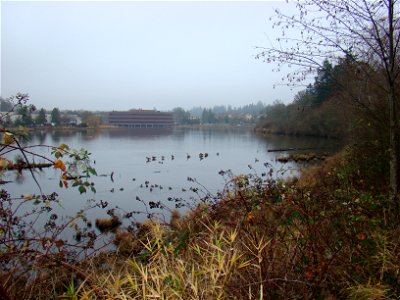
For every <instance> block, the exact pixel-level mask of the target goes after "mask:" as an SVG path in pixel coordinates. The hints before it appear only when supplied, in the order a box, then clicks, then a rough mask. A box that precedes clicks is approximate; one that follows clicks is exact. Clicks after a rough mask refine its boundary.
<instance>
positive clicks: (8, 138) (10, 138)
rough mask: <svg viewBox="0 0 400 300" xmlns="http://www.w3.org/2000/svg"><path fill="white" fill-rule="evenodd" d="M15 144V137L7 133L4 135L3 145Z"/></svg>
mask: <svg viewBox="0 0 400 300" xmlns="http://www.w3.org/2000/svg"><path fill="white" fill-rule="evenodd" d="M14 142H15V141H14V136H13V134H12V133H11V132H5V133H4V134H3V144H6V145H12V144H14Z"/></svg>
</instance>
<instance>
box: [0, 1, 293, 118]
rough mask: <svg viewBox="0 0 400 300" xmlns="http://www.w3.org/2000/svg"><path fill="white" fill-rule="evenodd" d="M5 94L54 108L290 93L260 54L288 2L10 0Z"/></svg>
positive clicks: (5, 18) (211, 101) (218, 101)
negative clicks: (22, 94)
mask: <svg viewBox="0 0 400 300" xmlns="http://www.w3.org/2000/svg"><path fill="white" fill-rule="evenodd" d="M0 3H1V43H2V44H1V96H2V97H4V98H5V97H8V96H10V95H13V94H15V93H17V92H26V93H28V94H29V95H30V96H31V101H32V103H33V104H35V105H36V106H37V107H39V108H40V107H44V108H47V109H50V108H53V107H59V108H60V109H89V110H124V109H130V108H144V109H146V108H150V109H151V108H157V109H159V110H169V109H172V108H174V107H177V106H181V107H183V108H185V109H188V108H191V107H193V106H203V107H212V106H214V105H228V104H231V105H232V106H242V105H246V104H249V103H251V102H253V103H255V102H257V101H262V102H264V103H272V102H273V101H274V100H276V99H281V100H283V101H284V102H286V103H287V102H289V101H291V100H292V99H293V96H294V94H295V93H296V91H291V90H290V89H289V88H288V87H277V88H276V89H273V84H274V83H277V82H280V78H281V77H283V76H284V75H285V73H273V72H272V69H273V68H274V67H275V66H272V65H268V64H266V63H263V62H262V61H261V60H256V59H255V58H254V56H255V55H256V54H257V53H258V52H259V50H257V49H255V46H265V45H269V41H270V40H271V41H273V40H275V38H276V34H277V30H275V31H274V30H273V29H272V28H271V23H270V21H269V17H270V16H271V15H273V14H274V9H275V8H280V9H282V10H290V9H293V6H291V5H290V4H286V3H285V2H282V1H279V2H278V1H257V2H248V1H246V2H229V1H223V2H214V1H208V2H192V1H179V2H167V1H166V2H137V1H124V2H115V1H102V2H94V1H89V2H80V1H66V2H55V1H54V2H51V1H43V2H42V1H29V2H22V1H21V2H19V1H18V2H14V1H1V2H0Z"/></svg>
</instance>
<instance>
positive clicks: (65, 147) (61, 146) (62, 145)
mask: <svg viewBox="0 0 400 300" xmlns="http://www.w3.org/2000/svg"><path fill="white" fill-rule="evenodd" d="M58 149H60V150H68V149H69V147H68V145H66V144H64V143H63V144H60V146H58Z"/></svg>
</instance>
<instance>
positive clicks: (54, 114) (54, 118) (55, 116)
mask: <svg viewBox="0 0 400 300" xmlns="http://www.w3.org/2000/svg"><path fill="white" fill-rule="evenodd" d="M51 123H54V124H55V125H58V124H60V123H61V112H60V110H59V109H58V108H57V107H55V108H53V110H52V111H51Z"/></svg>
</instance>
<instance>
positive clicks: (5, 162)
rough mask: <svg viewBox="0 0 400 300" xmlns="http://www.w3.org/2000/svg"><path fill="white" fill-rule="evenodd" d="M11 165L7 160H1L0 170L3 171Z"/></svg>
mask: <svg viewBox="0 0 400 300" xmlns="http://www.w3.org/2000/svg"><path fill="white" fill-rule="evenodd" d="M9 165H10V162H9V161H8V160H7V159H4V158H0V170H1V169H7V167H8V166H9Z"/></svg>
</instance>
